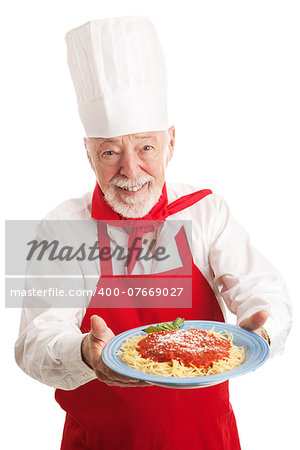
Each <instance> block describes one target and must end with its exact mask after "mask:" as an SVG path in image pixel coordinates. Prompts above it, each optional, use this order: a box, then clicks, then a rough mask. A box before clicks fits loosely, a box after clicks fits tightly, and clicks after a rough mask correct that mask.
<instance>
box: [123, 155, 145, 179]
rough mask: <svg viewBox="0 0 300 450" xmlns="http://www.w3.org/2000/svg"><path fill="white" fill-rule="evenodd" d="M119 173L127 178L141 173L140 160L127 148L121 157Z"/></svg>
mask: <svg viewBox="0 0 300 450" xmlns="http://www.w3.org/2000/svg"><path fill="white" fill-rule="evenodd" d="M120 174H121V175H125V176H126V177H127V178H130V179H135V178H138V177H139V175H140V174H141V168H140V160H139V158H138V155H137V154H136V153H135V152H134V151H132V150H129V149H126V151H124V152H123V154H122V157H121V168H120Z"/></svg>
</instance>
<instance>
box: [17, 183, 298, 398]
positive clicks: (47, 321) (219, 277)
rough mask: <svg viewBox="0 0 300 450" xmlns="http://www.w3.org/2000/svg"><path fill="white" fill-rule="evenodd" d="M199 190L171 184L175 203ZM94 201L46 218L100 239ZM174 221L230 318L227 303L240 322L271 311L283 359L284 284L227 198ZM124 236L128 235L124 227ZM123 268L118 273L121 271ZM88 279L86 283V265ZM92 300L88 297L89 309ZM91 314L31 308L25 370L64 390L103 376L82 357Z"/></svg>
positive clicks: (24, 322) (23, 348)
mask: <svg viewBox="0 0 300 450" xmlns="http://www.w3.org/2000/svg"><path fill="white" fill-rule="evenodd" d="M195 190H197V189H195V188H194V187H192V186H189V185H183V184H170V183H167V193H168V201H169V203H171V202H173V201H174V200H176V199H177V198H180V197H182V196H183V195H187V194H189V193H192V192H194V191H195ZM91 199H92V193H88V194H86V195H84V196H83V197H81V198H78V199H71V200H68V201H66V202H64V203H62V204H61V205H59V206H58V207H57V208H55V209H54V210H53V211H52V212H51V213H50V214H49V215H48V216H47V217H46V218H45V219H47V220H57V219H65V220H68V219H72V220H89V221H90V225H91V227H92V228H94V231H95V233H96V224H95V222H96V221H95V220H94V219H92V218H91ZM167 220H191V221H192V230H193V232H192V243H191V244H192V245H191V248H192V253H193V259H194V264H195V265H196V266H197V267H198V268H199V270H200V271H201V273H202V274H203V275H204V277H205V278H206V280H207V281H208V283H209V284H210V286H211V287H212V289H213V290H214V292H215V295H216V298H217V300H218V302H219V304H220V307H221V309H222V311H223V314H224V316H225V317H226V307H225V305H226V306H227V308H228V309H229V310H230V311H231V312H232V313H233V314H235V315H236V316H237V324H239V323H240V322H241V321H242V320H243V319H245V318H247V317H249V316H251V315H252V314H254V313H255V312H257V311H259V310H262V309H264V310H268V312H269V318H268V320H267V322H266V324H265V328H266V329H267V331H268V333H269V336H270V339H271V354H272V355H274V354H279V353H281V352H282V350H283V348H284V344H285V341H286V338H287V335H288V332H289V330H290V326H291V304H290V299H289V296H288V294H287V291H286V287H285V284H284V281H283V279H282V277H281V275H280V274H279V273H278V272H277V271H276V270H275V269H274V267H273V266H272V265H271V264H270V263H269V262H268V261H267V260H266V259H265V258H264V257H263V256H262V255H261V254H260V253H259V252H258V251H257V250H255V249H254V248H253V247H252V246H251V244H250V242H249V237H248V235H247V233H246V232H245V230H244V229H243V228H242V227H241V225H240V224H239V223H238V222H237V221H236V220H235V219H234V218H233V217H232V215H231V214H230V212H229V209H228V206H227V204H226V203H225V201H224V200H223V198H222V197H221V196H220V195H219V194H215V193H213V194H211V195H208V196H206V197H205V198H203V199H202V200H200V201H199V202H198V203H196V204H194V205H193V206H191V207H189V208H186V209H184V210H182V211H180V212H179V213H176V214H174V215H172V216H169V217H168V218H167ZM118 232H119V233H125V231H124V230H122V229H120V230H119V231H118ZM110 237H111V238H112V239H113V238H114V237H115V236H112V235H111V236H110ZM95 265H96V270H97V273H98V274H99V276H100V267H99V262H98V261H95ZM117 270H118V269H117V268H114V273H116V272H117ZM81 273H82V274H83V276H82V283H83V285H85V281H86V280H85V277H84V275H85V270H84V263H82V270H81ZM142 273H144V272H143V267H142V265H141V264H139V265H136V267H135V268H134V271H133V274H142ZM87 284H88V283H87ZM89 300H90V298H88V297H87V298H86V302H85V305H86V306H87V305H88V303H89ZM85 311H86V308H82V307H81V308H43V309H42V308H40V309H37V308H32V309H29V308H24V309H23V310H22V316H21V323H20V333H19V338H18V340H17V342H16V344H15V357H16V361H17V363H18V365H19V366H20V367H21V369H22V370H23V371H24V372H25V373H27V374H28V375H30V376H31V377H33V378H35V379H37V380H39V381H41V382H42V383H45V384H47V385H49V386H53V387H55V388H61V389H65V390H71V389H75V388H77V387H79V386H80V385H83V384H85V383H87V382H89V381H91V380H92V379H94V378H96V376H95V374H94V372H93V371H92V370H91V369H90V368H89V367H88V366H87V365H86V364H85V363H84V362H83V361H82V358H81V341H82V339H83V337H84V336H85V335H84V334H82V333H81V331H80V326H81V322H82V320H83V317H84V315H85ZM195 319H196V318H195ZM107 325H108V326H110V324H107ZM111 328H112V331H114V330H113V327H111Z"/></svg>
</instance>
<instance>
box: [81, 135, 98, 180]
mask: <svg viewBox="0 0 300 450" xmlns="http://www.w3.org/2000/svg"><path fill="white" fill-rule="evenodd" d="M83 142H84V146H85V151H86V156H87V157H88V160H89V163H90V166H91V168H92V169H93V171H94V172H95V170H94V165H93V162H92V158H91V155H90V150H89V145H88V138H86V137H85V138H83Z"/></svg>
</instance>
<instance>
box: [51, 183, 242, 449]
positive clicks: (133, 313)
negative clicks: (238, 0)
mask: <svg viewBox="0 0 300 450" xmlns="http://www.w3.org/2000/svg"><path fill="white" fill-rule="evenodd" d="M209 193H210V191H200V192H198V193H197V194H198V196H195V195H194V194H193V195H192V196H185V197H182V198H181V199H178V200H177V201H176V202H173V204H171V205H173V207H172V208H170V211H171V210H172V213H174V206H175V210H176V209H178V208H179V209H178V210H182V209H185V208H186V207H188V206H190V205H191V204H193V203H195V202H196V201H199V200H200V199H201V198H203V197H204V196H206V195H207V194H209ZM182 199H184V201H182ZM169 206H170V205H169ZM98 239H99V248H101V247H102V246H103V245H105V246H107V245H109V242H110V241H109V237H108V235H107V234H106V233H104V234H101V233H100V234H98ZM176 242H177V248H178V251H179V254H180V257H181V259H182V262H183V265H184V264H185V261H186V260H187V255H188V254H189V257H191V254H190V249H189V246H188V242H187V239H186V236H185V232H184V229H183V228H181V229H180V231H179V232H178V234H177V236H176ZM100 268H101V273H102V274H105V275H104V276H102V277H100V279H99V281H98V284H97V291H98V290H99V288H101V283H102V279H103V278H105V277H106V276H107V277H110V278H111V277H112V276H113V274H112V266H111V260H106V261H104V260H100ZM183 270H184V269H182V268H180V269H176V270H175V271H174V270H172V271H170V272H172V275H174V276H180V274H181V273H182V271H183ZM159 275H160V276H161V275H170V274H169V272H163V273H160V274H159ZM144 277H145V275H143V278H144ZM153 277H154V275H151V278H153ZM118 282H119V281H118ZM192 293H193V294H192V299H193V302H192V308H125V309H124V308H99V307H98V308H93V305H95V304H97V306H98V305H99V299H96V297H93V298H92V299H91V302H90V304H89V307H88V309H87V311H86V314H85V316H84V319H83V322H82V325H81V331H82V332H83V333H85V332H88V331H89V330H90V318H91V316H92V315H94V314H97V315H99V316H101V317H102V318H103V319H104V320H105V322H106V323H107V325H108V327H109V328H111V329H112V331H113V332H114V333H115V334H119V333H122V332H123V331H126V330H129V329H131V328H135V327H138V326H142V325H147V324H150V323H158V322H168V321H172V320H174V319H175V318H176V317H184V319H185V320H195V319H198V320H217V321H222V322H224V317H223V314H222V311H221V309H220V306H219V304H218V301H217V299H216V297H215V294H214V292H213V290H212V288H211V287H210V285H209V283H208V282H207V280H206V279H205V277H204V276H203V275H202V274H201V272H200V271H199V269H198V268H197V267H196V266H195V265H194V263H193V264H192ZM95 302H97V303H95ZM55 397H56V400H57V401H58V403H59V404H60V406H61V407H62V408H63V409H64V410H65V411H66V413H67V414H66V421H65V427H64V432H63V440H62V446H61V450H73V449H78V450H87V449H89V450H114V449H121V450H171V449H172V450H177V449H178V450H182V449H183V448H184V449H189V450H196V449H197V450H240V444H239V437H238V432H237V428H236V422H235V417H234V414H233V411H232V408H231V405H230V402H229V393H228V382H224V383H222V384H219V385H215V386H211V387H207V388H200V389H168V388H163V387H159V386H145V387H144V386H143V387H119V386H108V385H106V384H105V383H103V382H100V381H99V380H93V381H91V382H89V383H87V384H85V385H83V386H80V387H79V388H77V389H75V390H73V391H64V390H60V389H57V390H56V393H55Z"/></svg>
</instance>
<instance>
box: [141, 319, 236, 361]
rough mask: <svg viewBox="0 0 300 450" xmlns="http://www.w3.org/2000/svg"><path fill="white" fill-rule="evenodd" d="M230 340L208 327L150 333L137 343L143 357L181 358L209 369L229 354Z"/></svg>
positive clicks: (154, 359) (179, 359)
mask: <svg viewBox="0 0 300 450" xmlns="http://www.w3.org/2000/svg"><path fill="white" fill-rule="evenodd" d="M230 346H231V344H230V342H229V341H228V340H227V339H225V338H221V337H218V336H214V335H213V334H212V333H209V332H207V331H204V330H197V329H196V328H191V329H188V330H168V331H158V332H155V333H150V334H148V336H146V337H145V338H144V339H142V340H141V341H140V342H139V343H138V346H137V350H138V351H139V352H140V354H141V356H142V357H143V358H148V359H152V360H153V361H156V362H168V361H169V362H170V361H171V360H172V359H176V360H177V361H181V362H182V363H183V364H184V365H185V366H189V365H190V364H193V365H194V366H196V367H200V366H204V367H205V368H208V367H209V366H210V365H211V364H212V363H213V362H215V361H218V360H219V359H223V358H225V357H228V356H229V349H230Z"/></svg>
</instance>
